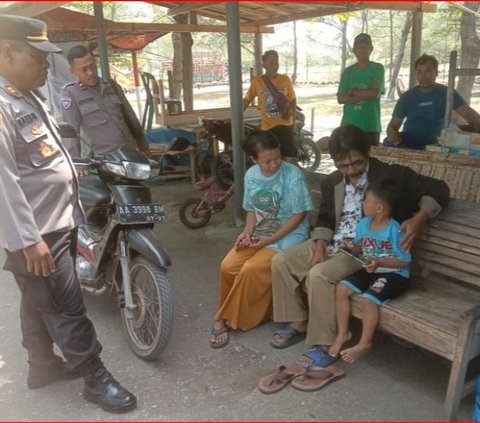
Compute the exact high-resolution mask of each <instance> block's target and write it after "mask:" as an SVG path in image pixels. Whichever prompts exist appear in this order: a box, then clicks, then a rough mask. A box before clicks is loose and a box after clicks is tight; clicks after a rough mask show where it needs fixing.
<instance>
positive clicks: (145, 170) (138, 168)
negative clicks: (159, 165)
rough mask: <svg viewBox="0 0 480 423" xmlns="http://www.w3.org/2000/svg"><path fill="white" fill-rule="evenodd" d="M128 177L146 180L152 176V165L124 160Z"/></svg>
mask: <svg viewBox="0 0 480 423" xmlns="http://www.w3.org/2000/svg"><path fill="white" fill-rule="evenodd" d="M124 166H125V170H126V171H127V174H126V176H127V178H131V179H139V180H144V179H148V178H150V165H149V164H144V163H132V162H124Z"/></svg>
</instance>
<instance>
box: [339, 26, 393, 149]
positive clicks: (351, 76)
mask: <svg viewBox="0 0 480 423" xmlns="http://www.w3.org/2000/svg"><path fill="white" fill-rule="evenodd" d="M372 51H373V45H372V39H371V38H370V35H368V34H365V33H362V34H358V35H357V36H356V37H355V39H354V41H353V53H354V54H355V57H356V58H357V63H354V64H353V65H351V66H348V67H347V68H345V70H344V71H343V73H342V76H341V78H340V84H339V86H338V92H337V100H338V103H339V104H343V117H342V124H344V123H350V124H352V125H355V126H357V127H358V128H360V129H362V130H364V131H365V132H367V133H368V137H369V140H370V143H371V145H378V144H379V141H380V131H381V130H382V127H381V122H380V96H381V95H382V94H383V93H384V92H385V70H384V68H383V65H382V64H380V63H375V62H371V61H370V54H371V53H372Z"/></svg>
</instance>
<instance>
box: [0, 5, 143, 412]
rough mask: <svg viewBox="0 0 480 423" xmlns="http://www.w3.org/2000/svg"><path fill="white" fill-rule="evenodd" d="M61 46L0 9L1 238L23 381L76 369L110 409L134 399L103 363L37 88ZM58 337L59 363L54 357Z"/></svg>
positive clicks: (53, 133)
mask: <svg viewBox="0 0 480 423" xmlns="http://www.w3.org/2000/svg"><path fill="white" fill-rule="evenodd" d="M58 52H61V50H60V49H58V48H57V47H56V46H54V45H53V44H51V43H50V42H49V41H48V38H47V32H46V26H45V24H44V22H42V21H39V20H36V19H30V18H25V17H22V16H12V15H3V14H0V197H1V198H3V204H2V206H1V207H0V246H1V247H3V248H5V250H6V253H7V261H6V263H5V266H4V269H5V270H8V271H10V272H12V273H13V275H14V277H15V280H16V282H17V284H18V286H19V288H20V291H21V306H20V308H21V309H20V318H21V329H22V344H23V346H24V347H25V348H26V349H27V351H28V361H29V371H28V377H27V385H28V387H29V388H31V389H35V388H40V387H42V386H45V385H48V384H49V383H51V382H54V381H55V380H58V379H68V378H73V377H77V376H80V375H82V376H83V377H84V382H85V383H84V390H83V394H84V396H85V398H86V399H87V400H89V401H91V402H95V403H97V404H99V405H100V406H101V407H102V408H103V409H105V410H107V411H110V412H126V411H129V410H132V409H133V408H135V407H136V402H137V401H136V398H135V396H134V395H133V394H131V393H130V392H128V391H127V390H126V389H125V388H123V387H122V386H121V385H120V384H119V383H118V382H117V381H116V380H115V379H114V378H113V377H112V375H111V374H110V373H109V372H108V371H107V370H106V369H105V367H104V365H103V363H102V361H101V360H100V352H101V351H102V346H101V345H100V343H99V341H98V340H97V336H96V333H95V329H94V327H93V325H92V322H91V321H90V320H89V319H88V318H87V316H86V309H85V305H84V302H83V297H82V293H81V291H80V286H79V282H78V279H77V276H76V273H75V268H74V258H75V249H76V227H77V225H78V224H79V223H81V222H82V221H83V212H82V209H81V206H80V204H79V199H78V181H77V178H76V174H75V169H74V166H73V163H72V161H71V159H70V156H69V154H68V152H67V151H66V150H65V148H64V146H63V145H62V143H61V140H60V136H59V133H58V127H57V124H56V122H55V121H54V120H53V118H52V116H51V114H50V112H49V110H48V109H47V107H46V106H45V104H44V103H43V102H42V101H41V99H40V98H39V96H38V95H37V93H36V89H37V88H39V87H40V86H42V85H43V84H44V83H45V81H46V78H47V72H48V66H49V65H48V62H47V54H48V53H58ZM54 343H55V344H57V346H58V347H59V349H60V351H61V352H62V354H63V355H64V357H65V358H66V360H67V362H65V361H63V359H62V358H60V357H59V356H57V355H55V354H54V352H53V344H54Z"/></svg>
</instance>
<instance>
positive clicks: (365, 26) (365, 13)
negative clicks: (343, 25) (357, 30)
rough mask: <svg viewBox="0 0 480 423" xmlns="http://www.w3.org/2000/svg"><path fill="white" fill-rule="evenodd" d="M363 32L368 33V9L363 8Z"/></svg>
mask: <svg viewBox="0 0 480 423" xmlns="http://www.w3.org/2000/svg"><path fill="white" fill-rule="evenodd" d="M361 15H362V32H366V33H367V34H368V10H362V12H361Z"/></svg>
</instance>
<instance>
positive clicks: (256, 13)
mask: <svg viewBox="0 0 480 423" xmlns="http://www.w3.org/2000/svg"><path fill="white" fill-rule="evenodd" d="M68 3H71V2H18V1H17V2H3V4H2V5H1V6H0V11H2V12H4V13H12V14H19V15H23V16H32V17H36V18H39V19H42V20H44V21H45V22H46V23H47V26H48V32H49V36H50V37H51V39H52V41H54V42H57V43H59V42H66V41H93V40H95V38H96V25H95V17H94V16H92V15H88V14H85V13H81V12H76V11H72V10H69V9H65V8H62V7H60V6H62V5H64V4H68ZM149 3H152V4H154V5H156V6H159V7H164V8H166V9H167V10H168V12H167V15H169V16H176V15H179V14H184V13H188V14H189V16H190V19H189V22H190V23H189V24H165V23H139V22H135V23H133V22H113V21H111V20H108V19H104V28H105V34H106V40H107V42H108V43H109V44H110V45H112V46H114V47H116V48H119V49H126V50H141V49H142V48H144V47H145V46H146V45H147V44H148V43H149V42H151V41H153V40H155V39H157V38H160V37H162V36H164V35H166V34H168V33H169V32H173V31H175V32H197V31H206V32H226V26H225V23H226V2H218V1H215V2H201V1H200V2H197V1H195V2H184V1H178V2H168V1H159V2H154V1H153V2H149ZM238 4H239V15H240V30H241V31H242V32H257V33H266V32H273V31H274V30H273V27H272V25H275V24H279V23H284V22H290V21H294V20H301V19H309V18H315V17H320V16H328V15H333V14H337V13H347V12H353V11H356V10H362V9H377V10H401V11H422V12H435V11H436V5H434V4H432V3H429V2H405V1H404V2H395V1H393V2H391V1H388V2H380V1H370V2H352V1H344V2H342V1H333V2H325V1H313V2H308V3H307V2H298V1H290V2H277V1H257V2H255V1H240V2H239V3H238ZM199 16H202V17H205V18H210V19H213V20H216V21H217V22H218V23H217V24H215V25H214V24H208V25H198V24H197V19H196V18H197V17H199Z"/></svg>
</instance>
